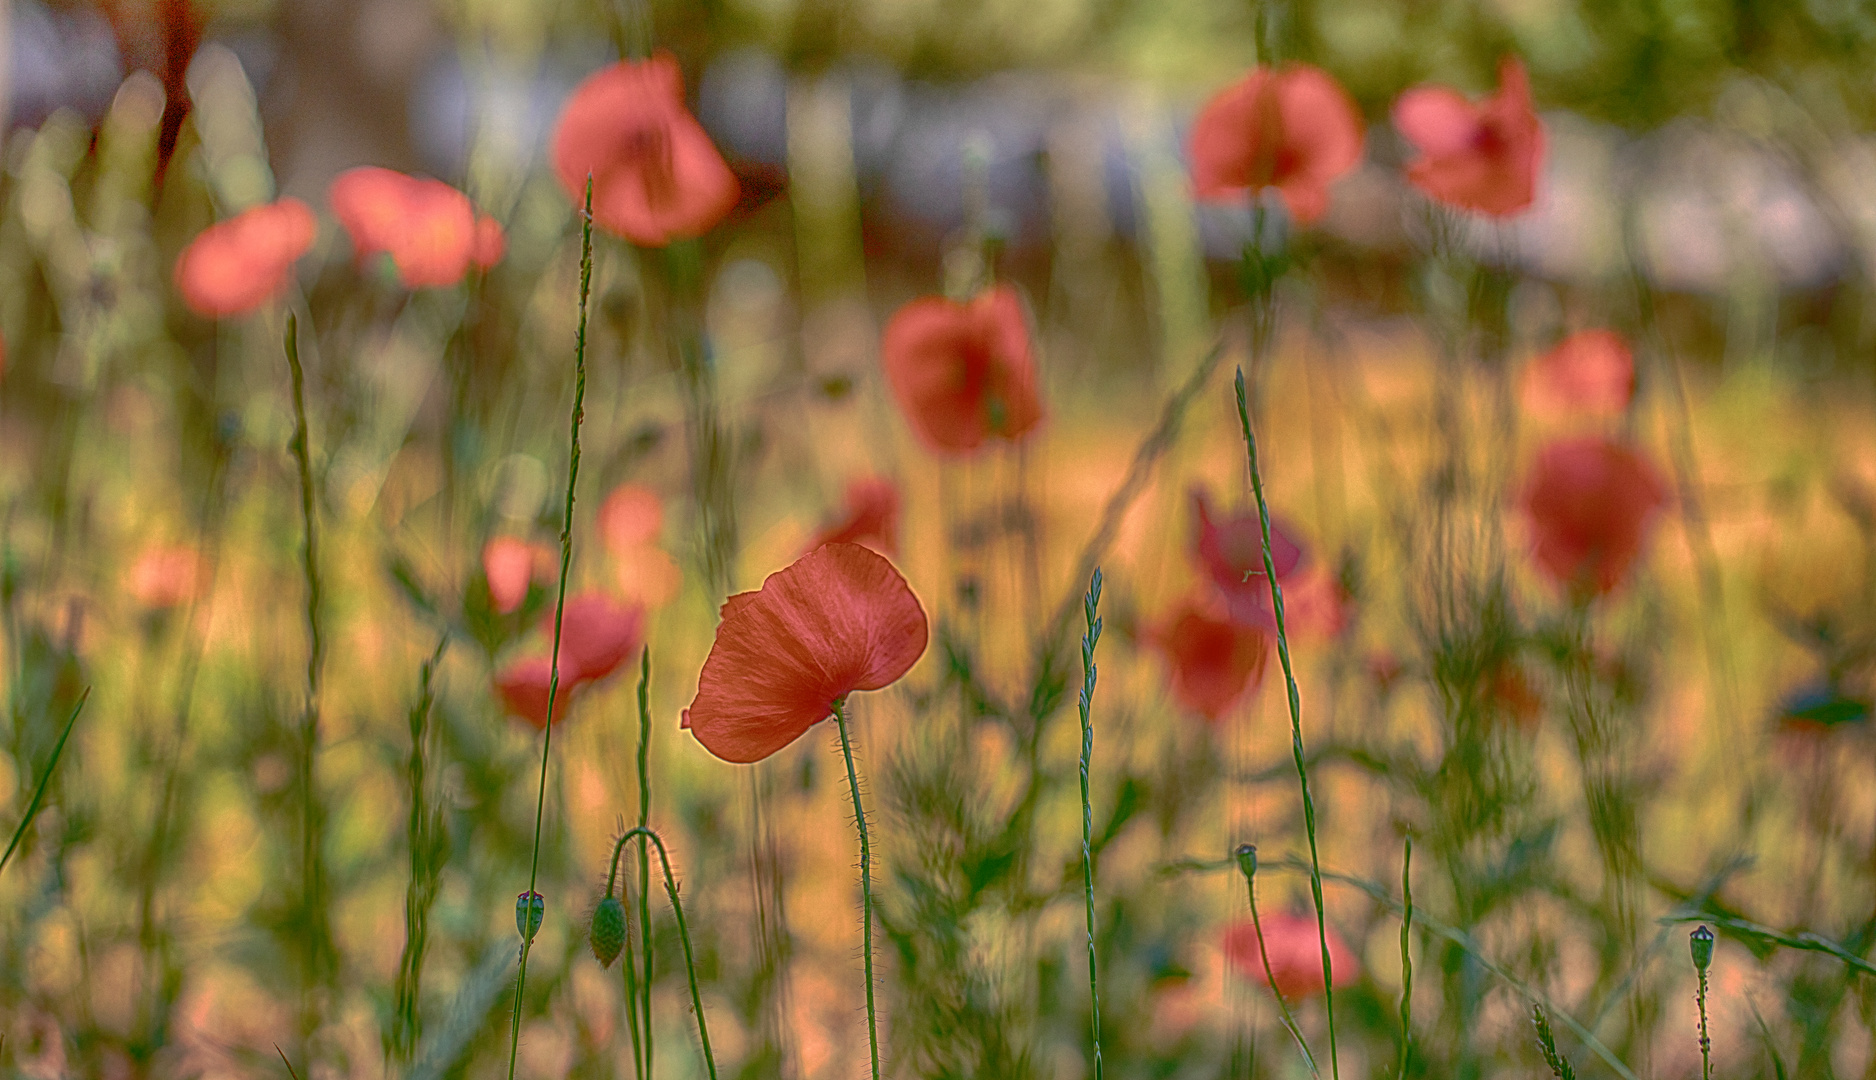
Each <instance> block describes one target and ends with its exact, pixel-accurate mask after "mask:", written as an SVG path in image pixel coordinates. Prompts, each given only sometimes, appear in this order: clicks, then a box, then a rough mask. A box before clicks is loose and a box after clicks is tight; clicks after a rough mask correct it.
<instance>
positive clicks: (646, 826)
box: [638, 646, 651, 1080]
mask: <svg viewBox="0 0 1876 1080" xmlns="http://www.w3.org/2000/svg"><path fill="white" fill-rule="evenodd" d="M638 827H639V828H640V829H643V830H645V832H644V834H643V835H641V836H640V837H639V838H638V926H639V933H640V935H641V940H642V941H643V942H644V951H645V973H644V974H645V977H644V981H643V982H642V983H641V984H640V995H641V998H640V1001H641V1005H640V1008H641V1015H642V1017H643V1019H642V1021H641V1026H642V1027H643V1029H644V1033H645V1076H646V1077H647V1080H649V1078H650V1076H651V849H650V847H649V846H648V844H649V840H648V837H649V836H650V833H651V648H650V647H649V646H647V647H646V648H645V650H644V652H643V653H641V654H640V655H639V662H638Z"/></svg>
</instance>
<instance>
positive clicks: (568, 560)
mask: <svg viewBox="0 0 1876 1080" xmlns="http://www.w3.org/2000/svg"><path fill="white" fill-rule="evenodd" d="M592 290H593V177H592V174H591V173H588V174H587V177H586V202H585V205H584V206H583V207H582V208H581V211H580V327H579V332H578V335H577V336H576V337H575V339H574V346H573V371H574V376H573V415H572V418H571V419H570V420H569V421H568V426H569V427H570V428H571V429H572V449H571V450H570V451H569V452H568V456H567V508H566V513H565V515H564V516H563V517H562V519H561V525H560V591H559V594H558V596H557V597H556V599H555V600H554V648H553V652H552V654H551V655H550V657H549V660H548V664H549V675H548V679H547V723H546V724H545V725H544V727H543V730H542V733H541V781H540V787H539V789H538V790H537V791H536V792H535V796H534V855H533V857H532V858H531V860H530V861H529V865H528V891H527V892H526V893H523V894H522V895H523V896H531V895H532V894H533V893H534V891H535V889H534V887H535V885H536V884H538V883H539V881H540V874H541V819H542V818H543V817H545V816H546V813H547V761H548V753H549V751H551V750H552V749H553V745H554V703H555V699H557V698H558V697H559V696H560V632H561V628H562V625H561V624H562V622H563V621H564V619H565V618H566V613H567V570H568V569H569V567H571V566H572V564H573V491H574V483H575V481H577V480H578V479H579V476H580V421H581V420H582V419H584V418H585V411H584V410H585V404H586V301H587V299H588V297H589V296H590V295H591V293H592ZM529 923H530V925H532V923H533V920H532V919H530V920H529ZM533 945H534V935H533V934H528V933H524V934H522V935H521V970H520V971H519V972H518V973H517V974H516V976H515V1011H514V1017H513V1019H512V1020H511V1021H510V1024H509V1031H508V1080H515V1055H516V1053H517V1052H518V1051H519V1050H520V1047H521V994H522V991H523V990H524V989H525V988H526V987H527V985H528V952H529V950H530V948H531V947H532V946H533Z"/></svg>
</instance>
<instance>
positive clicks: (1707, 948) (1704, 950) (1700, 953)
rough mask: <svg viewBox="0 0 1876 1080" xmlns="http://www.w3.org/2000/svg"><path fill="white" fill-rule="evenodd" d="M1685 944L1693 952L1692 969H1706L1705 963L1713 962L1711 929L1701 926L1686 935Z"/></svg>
mask: <svg viewBox="0 0 1876 1080" xmlns="http://www.w3.org/2000/svg"><path fill="white" fill-rule="evenodd" d="M1687 944H1688V948H1689V949H1690V950H1692V952H1693V954H1694V970H1695V971H1705V970H1707V965H1708V964H1711V963H1713V931H1711V930H1709V929H1707V928H1706V927H1705V926H1701V927H1699V928H1697V929H1695V930H1694V932H1693V933H1692V934H1690V935H1688V941H1687Z"/></svg>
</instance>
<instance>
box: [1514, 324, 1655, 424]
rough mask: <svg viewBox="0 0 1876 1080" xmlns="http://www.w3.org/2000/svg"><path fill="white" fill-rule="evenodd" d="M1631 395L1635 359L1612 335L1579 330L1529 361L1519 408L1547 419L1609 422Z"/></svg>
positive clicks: (1616, 334) (1610, 332) (1621, 409)
mask: <svg viewBox="0 0 1876 1080" xmlns="http://www.w3.org/2000/svg"><path fill="white" fill-rule="evenodd" d="M1634 395H1635V354H1634V353H1633V352H1631V351H1630V350H1629V347H1628V342H1627V341H1625V340H1623V338H1622V335H1621V334H1618V333H1616V332H1615V331H1613V330H1579V331H1577V332H1576V333H1574V334H1571V335H1570V336H1569V337H1566V338H1564V339H1563V340H1562V341H1559V342H1558V343H1557V345H1556V347H1555V348H1553V349H1551V350H1550V351H1549V352H1547V353H1545V354H1544V355H1542V356H1540V357H1538V358H1537V359H1536V360H1533V361H1531V365H1530V366H1529V367H1528V368H1526V369H1525V372H1524V386H1523V397H1524V407H1525V409H1526V410H1527V411H1529V412H1530V413H1532V414H1534V415H1536V416H1540V417H1544V418H1547V419H1569V418H1575V417H1586V418H1595V419H1609V418H1613V417H1618V416H1621V415H1622V414H1623V413H1625V412H1627V411H1628V403H1629V399H1630V398H1632V397H1633V396H1634Z"/></svg>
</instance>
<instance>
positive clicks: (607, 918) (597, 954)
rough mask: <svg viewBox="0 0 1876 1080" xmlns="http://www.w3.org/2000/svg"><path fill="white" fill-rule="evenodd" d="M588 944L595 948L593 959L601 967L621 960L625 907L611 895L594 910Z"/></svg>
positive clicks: (623, 943)
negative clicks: (620, 951)
mask: <svg viewBox="0 0 1876 1080" xmlns="http://www.w3.org/2000/svg"><path fill="white" fill-rule="evenodd" d="M587 942H588V944H590V945H592V947H593V959H595V960H598V961H599V966H600V967H611V966H612V962H613V961H614V960H617V959H618V958H619V950H621V949H623V948H625V905H624V904H621V903H620V902H619V898H618V897H616V896H613V895H612V894H611V893H608V894H606V898H605V899H604V900H601V901H600V902H599V906H598V907H597V908H594V909H593V925H592V927H591V928H590V929H589V931H588V934H587Z"/></svg>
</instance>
